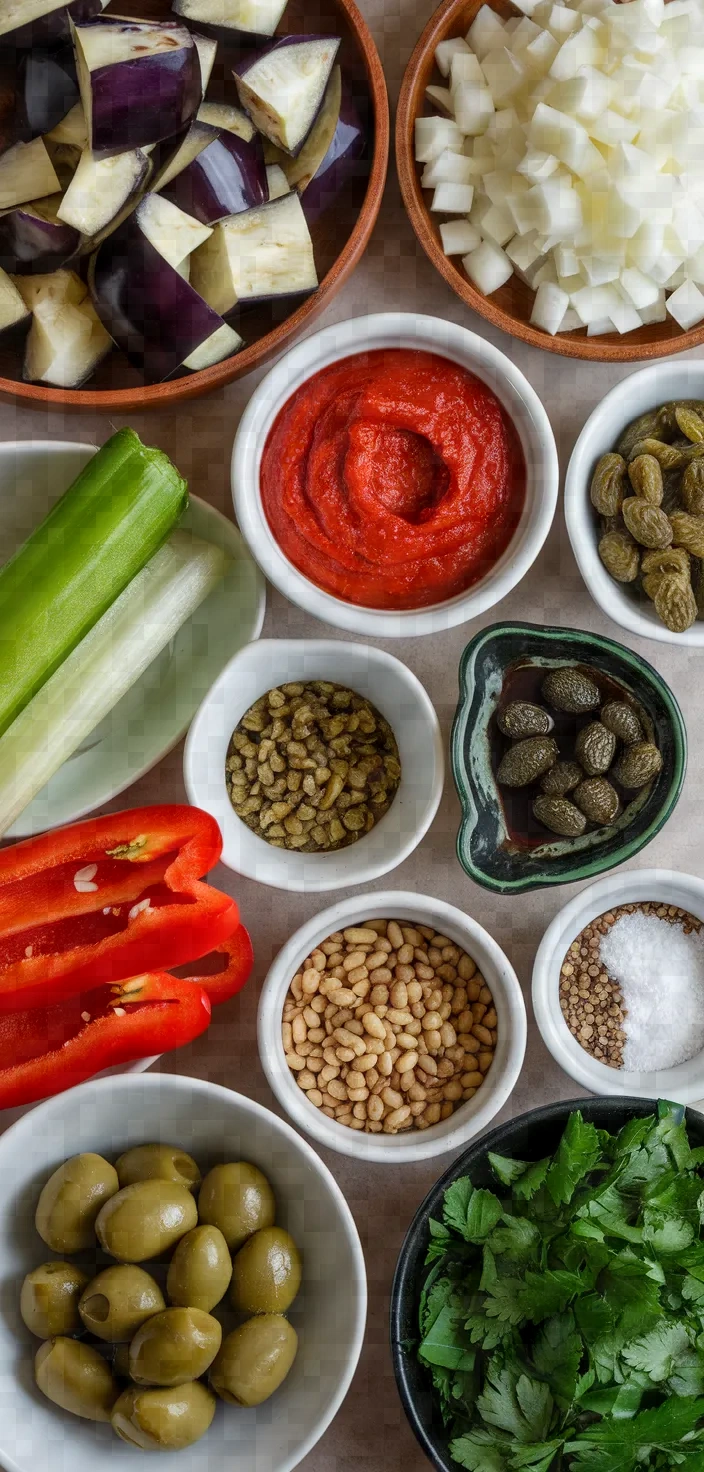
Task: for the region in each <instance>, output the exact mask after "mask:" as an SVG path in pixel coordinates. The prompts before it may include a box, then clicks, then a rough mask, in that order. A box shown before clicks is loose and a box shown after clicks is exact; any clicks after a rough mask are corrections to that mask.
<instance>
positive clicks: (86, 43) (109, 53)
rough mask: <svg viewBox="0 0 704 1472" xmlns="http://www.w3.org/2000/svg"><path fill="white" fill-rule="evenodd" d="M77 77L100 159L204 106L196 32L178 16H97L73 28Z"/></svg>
mask: <svg viewBox="0 0 704 1472" xmlns="http://www.w3.org/2000/svg"><path fill="white" fill-rule="evenodd" d="M74 40H75V47H76V61H77V65H78V80H79V84H80V89H81V101H82V103H83V111H84V112H85V115H86V122H87V126H88V136H89V140H90V146H91V148H92V150H93V153H94V154H96V156H97V157H99V158H105V157H109V156H110V155H112V154H116V153H122V152H124V151H125V150H127V149H133V148H142V147H144V146H146V145H148V144H150V143H159V142H161V141H162V140H163V139H165V138H171V137H173V135H174V134H175V133H178V132H179V131H180V130H181V129H182V128H184V127H186V125H187V124H188V123H189V122H190V120H191V118H193V117H194V116H195V114H196V112H197V110H198V107H199V106H200V102H201V98H202V94H201V71H200V61H199V59H198V51H197V49H196V46H195V43H194V41H193V37H192V36H191V34H190V32H189V31H187V30H186V29H185V27H184V26H181V25H179V24H178V22H174V23H170V22H168V21H164V22H157V21H154V22H146V21H133V20H118V19H115V20H111V19H110V18H109V17H106V18H103V19H102V20H96V21H91V22H89V23H88V24H87V25H84V26H76V27H75V29H74Z"/></svg>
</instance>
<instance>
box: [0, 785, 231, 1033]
mask: <svg viewBox="0 0 704 1472" xmlns="http://www.w3.org/2000/svg"><path fill="white" fill-rule="evenodd" d="M221 848H222V839H221V836H220V830H219V828H218V825H217V823H216V822H215V820H214V819H213V818H211V817H210V816H209V814H207V813H204V812H201V810H200V809H199V808H193V807H187V806H185V805H183V806H180V805H176V804H173V805H169V806H163V807H145V808H132V809H129V810H128V811H126V812H122V813H111V814H109V815H108V816H107V817H103V818H89V819H87V820H86V821H85V822H81V823H73V824H71V826H70V827H68V828H60V829H58V830H56V831H55V832H52V833H44V834H42V835H41V836H39V837H37V838H28V839H25V840H24V842H22V843H18V844H15V845H14V847H12V848H7V849H4V850H3V851H2V852H0V1012H7V1011H12V1010H15V1009H16V1008H23V1009H24V1008H28V1007H49V1006H51V1005H52V1004H53V1003H56V1002H57V1001H58V1000H61V999H62V998H65V997H71V996H76V995H77V994H78V993H80V992H81V991H83V990H85V989H86V988H91V989H92V988H94V987H95V986H96V985H98V984H99V983H101V982H110V981H120V980H122V979H124V978H125V977H129V976H135V975H137V974H139V973H142V972H147V971H157V970H158V971H161V970H164V969H167V968H169V967H172V966H180V965H182V964H183V963H184V962H186V961H192V960H195V959H196V958H197V957H198V956H203V955H205V954H206V953H207V952H208V951H211V950H213V949H214V948H215V947H217V946H218V945H219V944H220V942H222V941H224V940H227V939H228V937H229V936H231V935H232V934H233V932H234V931H236V929H237V927H238V925H239V911H238V909H237V905H236V904H235V901H234V900H233V899H231V897H230V896H229V895H226V894H222V893H221V892H220V891H219V890H217V889H213V888H212V887H211V886H210V885H208V884H204V883H202V882H201V875H203V874H205V873H207V871H208V870H209V869H210V868H212V866H213V865H214V864H215V863H217V860H218V859H219V857H220V852H221Z"/></svg>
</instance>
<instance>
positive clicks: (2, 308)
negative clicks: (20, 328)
mask: <svg viewBox="0 0 704 1472" xmlns="http://www.w3.org/2000/svg"><path fill="white" fill-rule="evenodd" d="M29 318H30V310H29V307H28V306H27V304H26V303H25V301H24V300H23V298H22V296H21V293H20V292H19V291H18V289H17V287H16V285H15V283H14V281H13V280H12V279H11V277H10V276H8V275H7V272H6V271H3V270H0V333H2V332H7V331H8V330H9V329H10V328H11V327H17V325H18V324H19V323H20V322H28V321H29Z"/></svg>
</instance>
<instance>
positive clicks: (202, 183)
mask: <svg viewBox="0 0 704 1472" xmlns="http://www.w3.org/2000/svg"><path fill="white" fill-rule="evenodd" d="M161 191H162V193H163V194H165V195H166V197H167V199H170V200H171V201H172V202H173V204H176V205H178V206H179V209H182V210H185V212H186V214H188V215H192V216H193V218H194V219H196V220H202V221H203V224H205V225H215V224H217V222H218V220H224V219H225V218H226V217H227V216H228V215H236V214H239V213H240V211H241V210H250V209H254V208H255V206H256V205H259V204H264V203H265V202H266V200H267V199H268V198H269V194H268V190H267V179H266V170H265V167H264V150H263V148H262V140H261V138H259V137H258V136H255V137H254V138H253V139H252V141H251V143H245V142H244V141H243V140H242V139H241V138H236V137H235V135H234V133H227V132H222V133H218V135H217V137H215V138H214V139H213V141H212V143H209V144H208V147H207V148H204V149H203V150H202V152H200V153H199V154H198V155H197V157H196V158H195V159H194V160H193V162H192V163H191V164H189V165H188V167H187V168H185V169H182V170H181V171H180V172H179V173H178V174H177V176H176V177H175V178H174V179H172V180H171V181H170V182H169V183H167V184H166V185H162V186H161Z"/></svg>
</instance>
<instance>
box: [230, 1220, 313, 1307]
mask: <svg viewBox="0 0 704 1472" xmlns="http://www.w3.org/2000/svg"><path fill="white" fill-rule="evenodd" d="M300 1286H301V1255H300V1253H299V1251H298V1248H297V1246H296V1244H295V1242H294V1240H293V1237H291V1236H290V1235H289V1233H288V1232H285V1231H284V1229H283V1227H262V1230H261V1232H255V1233H254V1236H253V1237H250V1238H249V1241H248V1242H245V1244H244V1247H240V1250H239V1252H238V1253H237V1256H236V1258H235V1261H234V1263H233V1270H232V1288H231V1289H230V1301H231V1303H232V1307H233V1308H236V1309H238V1310H239V1312H240V1313H244V1314H285V1312H286V1310H287V1308H290V1306H291V1304H292V1303H293V1300H294V1298H295V1297H296V1294H297V1292H298V1290H299V1288H300Z"/></svg>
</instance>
